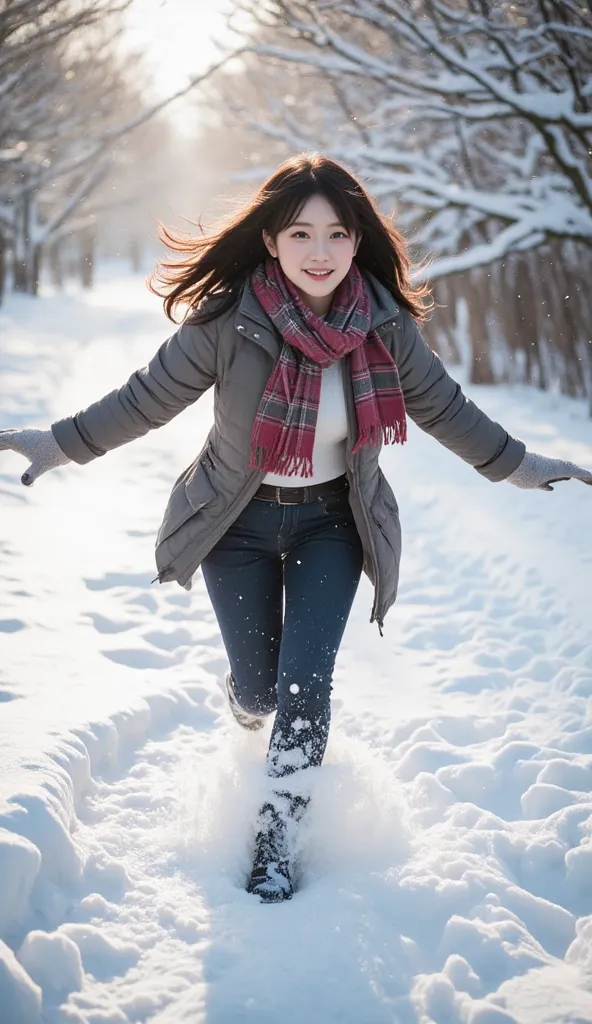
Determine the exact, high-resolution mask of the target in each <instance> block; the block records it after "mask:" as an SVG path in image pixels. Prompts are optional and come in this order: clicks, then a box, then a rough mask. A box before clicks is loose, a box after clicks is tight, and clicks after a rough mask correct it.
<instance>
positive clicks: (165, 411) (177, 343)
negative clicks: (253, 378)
mask: <svg viewBox="0 0 592 1024" xmlns="http://www.w3.org/2000/svg"><path fill="white" fill-rule="evenodd" d="M216 353H217V330H216V322H215V321H212V322H210V323H209V324H205V325H196V324H192V323H184V324H182V325H181V327H179V329H178V330H177V331H175V333H174V334H173V335H171V337H170V338H169V339H168V340H167V341H165V342H164V343H163V344H162V345H161V346H160V348H159V349H158V352H157V353H156V354H155V355H154V356H153V358H152V359H151V360H150V362H149V363H148V366H144V367H142V369H140V370H136V371H135V373H132V375H131V377H130V378H129V380H128V382H127V384H124V385H123V387H122V388H119V389H118V390H116V391H112V392H111V393H110V394H108V395H105V397H104V398H100V399H99V401H98V402H94V403H93V404H92V405H89V406H88V408H86V409H84V410H83V411H82V412H78V413H76V415H75V416H68V417H66V418H65V419H63V420H58V421H57V422H56V423H53V424H52V427H51V430H52V433H53V436H54V437H55V439H56V441H57V443H58V444H59V446H60V448H61V450H62V451H63V452H65V454H66V455H67V456H68V457H69V458H70V459H72V461H73V462H78V463H79V464H80V465H83V464H84V463H86V462H91V460H92V459H94V458H97V457H98V456H100V455H105V453H106V452H108V451H111V449H113V448H119V447H120V446H121V445H123V444H127V443H128V442H129V441H134V440H135V439H136V438H137V437H142V436H143V435H144V434H147V433H148V431H149V430H154V429H155V428H156V427H162V426H163V425H164V424H165V423H168V422H169V420H172V419H173V417H174V416H177V415H178V414H179V413H180V412H182V411H183V409H185V408H186V407H187V406H188V405H191V404H192V403H193V402H196V401H197V399H198V398H200V397H201V395H203V394H204V392H205V391H207V390H208V388H210V387H211V386H212V384H213V383H214V382H215V380H216Z"/></svg>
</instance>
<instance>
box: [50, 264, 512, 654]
mask: <svg viewBox="0 0 592 1024" xmlns="http://www.w3.org/2000/svg"><path fill="white" fill-rule="evenodd" d="M366 277H367V281H368V283H369V286H370V292H371V301H372V327H373V328H374V329H375V330H376V331H378V333H379V335H380V336H381V338H382V340H383V342H384V344H385V345H386V347H387V349H388V350H389V352H390V353H391V355H392V356H393V359H394V360H395V362H396V364H397V366H398V369H399V374H400V378H401V386H402V388H403V394H404V397H405V404H406V408H407V413H408V415H409V416H410V417H411V418H412V419H413V420H414V421H415V423H417V424H418V426H419V427H421V428H422V430H425V431H427V432H428V433H429V434H431V435H432V436H433V437H435V438H436V439H437V440H438V441H440V443H441V444H443V445H445V446H446V447H447V448H449V449H450V450H451V451H453V452H454V453H455V455H459V456H460V458H462V459H464V460H465V462H468V463H469V465H471V466H473V467H474V468H475V469H476V470H477V471H478V472H479V473H481V474H482V475H483V476H484V477H486V478H487V479H488V480H492V481H498V480H504V479H505V478H506V477H508V476H509V475H510V473H512V472H513V470H515V469H516V467H517V466H518V465H519V463H520V462H521V461H522V458H523V455H524V452H525V446H524V444H523V443H522V442H521V441H517V440H515V439H514V438H512V437H510V436H509V435H508V434H507V433H506V431H505V430H504V429H503V428H502V427H501V426H500V425H499V424H498V423H494V422H493V421H492V420H490V419H489V418H488V417H487V416H486V415H485V413H483V412H482V411H481V410H480V409H478V408H477V407H476V406H475V405H474V403H473V402H471V401H469V400H468V399H467V398H466V397H465V395H464V394H463V392H462V390H461V388H460V385H459V384H457V383H456V381H454V380H453V379H452V377H450V376H449V375H448V374H447V372H446V370H445V369H444V366H443V365H442V362H441V360H440V359H439V358H438V356H437V355H436V354H435V353H434V352H432V350H431V349H430V348H429V347H428V346H427V345H426V343H425V342H424V340H423V338H422V337H421V334H420V332H419V330H418V327H417V324H416V322H415V320H414V319H413V317H412V316H411V315H410V313H409V312H408V310H407V309H405V308H404V307H399V306H398V305H397V303H396V302H395V300H394V299H393V297H392V296H391V295H390V293H389V292H388V291H387V290H386V289H385V288H384V287H383V286H382V285H381V284H380V283H379V282H378V281H377V280H376V279H375V278H373V277H372V276H370V275H366ZM207 301H210V302H213V301H215V300H214V299H210V300H207ZM280 348H281V338H280V336H279V335H278V333H277V331H276V329H275V328H274V326H273V324H272V323H271V321H270V320H269V318H268V316H267V314H266V313H265V312H264V311H263V309H262V307H261V305H260V304H259V302H258V300H257V298H256V297H255V295H254V293H253V291H252V289H251V287H250V284H249V283H246V284H245V286H244V288H243V291H242V295H241V298H240V301H239V302H238V303H237V304H236V305H235V306H234V308H233V309H232V310H231V311H229V312H227V313H225V314H223V315H221V316H219V317H217V318H215V319H214V320H212V321H210V322H209V323H208V324H205V325H199V324H196V323H192V322H191V318H188V319H187V320H186V321H185V322H184V323H183V324H182V325H181V326H180V327H179V329H178V330H177V331H175V333H174V334H173V335H172V336H171V337H170V338H169V339H168V340H167V341H165V342H164V343H163V345H161V347H160V348H159V350H158V352H157V353H156V355H155V356H154V357H153V359H152V360H151V361H150V363H149V364H148V366H146V367H143V368H142V369H140V370H137V371H136V372H135V373H133V374H132V376H131V377H130V379H129V380H128V382H127V384H125V385H124V386H123V387H122V388H120V389H119V390H116V391H112V392H111V393H110V394H108V395H106V396H105V397H104V398H101V399H100V400H99V401H98V402H95V403H94V404H93V405H90V406H89V407H88V408H87V409H84V410H83V411H82V412H79V413H77V414H76V415H75V416H72V417H67V418H66V419H63V420H59V421H58V422H57V423H54V424H53V425H52V431H53V434H54V436H55V438H56V440H57V442H58V444H59V445H60V448H61V449H62V450H63V451H64V452H65V454H66V455H68V456H69V457H70V458H71V459H72V460H73V461H74V462H77V463H79V464H83V463H86V462H90V461H91V460H92V459H94V458H96V457H97V456H100V455H105V453H106V452H108V451H110V450H111V449H112V448H118V447H119V446H120V445H123V444H127V443H128V442H129V441H133V440H134V439H135V438H137V437H141V436H142V435H143V434H146V433H147V432H148V431H149V430H153V429H154V428H156V427H162V426H163V425H164V424H165V423H168V421H169V420H171V419H172V418H173V416H176V415H177V414H178V413H180V412H181V411H182V410H183V409H185V408H186V406H188V405H190V404H191V403H192V402H195V401H197V399H198V398H199V397H200V396H201V395H203V394H204V392H205V391H207V390H208V388H210V387H211V386H212V385H214V387H215V392H214V423H213V425H212V427H211V429H210V432H209V434H208V437H207V439H206V442H205V444H204V446H203V448H202V450H201V452H200V453H199V455H198V456H197V457H196V459H195V461H194V462H192V464H191V465H190V466H189V467H188V468H187V469H186V470H184V472H183V473H182V474H181V476H180V477H179V478H178V480H177V481H176V483H175V485H174V487H173V490H172V492H171V496H170V498H169V502H168V505H167V507H166V510H165V513H164V519H163V522H162V525H161V527H160V530H159V531H158V535H157V538H156V566H157V569H158V576H157V577H156V578H157V579H158V580H159V581H160V582H161V583H168V582H170V581H175V580H176V581H177V582H178V583H179V584H180V585H181V586H182V587H185V588H186V589H189V587H190V586H191V577H192V576H193V574H194V573H195V571H196V569H197V568H198V566H199V565H200V563H201V561H202V559H203V558H205V556H206V555H207V554H208V552H209V551H210V550H211V548H212V547H213V546H214V545H215V544H216V543H217V542H218V540H219V539H220V537H222V535H223V534H224V533H225V531H226V530H227V529H228V527H229V526H230V525H231V523H232V522H233V521H234V520H235V519H236V518H237V516H238V515H239V514H240V513H241V511H242V510H243V509H244V508H245V506H246V505H247V504H248V502H249V501H250V500H251V498H252V497H253V495H254V494H255V491H256V490H257V488H258V487H259V484H260V483H261V481H262V480H263V477H264V476H265V473H264V472H262V471H259V470H251V469H249V468H248V466H249V455H250V437H251V429H252V426H253V421H254V419H255V414H256V412H257V409H258V407H259V402H260V400H261V396H262V394H263V390H264V388H265V385H266V383H267V381H268V378H269V375H270V373H271V371H272V369H273V367H274V364H275V362H276V360H277V358H278V356H279V353H280ZM341 362H342V371H343V383H344V387H345V396H346V405H347V416H348V437H347V445H346V459H347V477H348V481H349V501H350V505H351V508H352V512H353V515H354V518H355V522H356V526H357V528H358V532H359V534H360V538H361V541H362V545H363V549H364V571H365V573H366V574H367V576H368V577H369V579H370V580H371V582H372V584H373V585H374V602H373V606H372V613H371V617H370V622H374V621H376V622H377V623H378V627H379V630H380V631H381V635H382V629H381V627H382V624H383V622H384V618H385V615H386V613H387V612H388V610H389V608H390V607H391V606H392V604H393V603H394V601H395V598H396V596H397V585H398V578H399V563H400V558H401V527H400V523H399V513H398V507H397V502H396V499H395V496H394V494H393V491H392V489H391V487H390V485H389V483H388V482H387V480H386V478H385V476H384V474H383V472H382V470H381V469H380V467H379V464H378V456H379V452H380V449H381V445H365V446H363V447H362V448H361V449H360V450H359V451H358V452H357V453H356V454H355V455H352V454H351V449H352V446H353V445H354V444H355V441H356V439H357V420H356V414H355V409H354V403H353V393H352V389H351V383H350V372H349V356H346V357H345V358H344V359H343V360H342V361H341Z"/></svg>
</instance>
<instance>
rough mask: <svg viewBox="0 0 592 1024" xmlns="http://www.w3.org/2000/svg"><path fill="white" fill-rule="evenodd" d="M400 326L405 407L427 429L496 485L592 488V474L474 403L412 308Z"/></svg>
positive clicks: (398, 357)
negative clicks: (541, 449) (529, 446)
mask: <svg viewBox="0 0 592 1024" xmlns="http://www.w3.org/2000/svg"><path fill="white" fill-rule="evenodd" d="M394 323H395V333H394V337H393V356H394V359H395V362H396V363H397V366H398V369H399V375H400V378H401V387H402V389H403V395H404V398H405V406H406V409H407V412H408V413H409V415H410V417H411V419H412V420H414V421H415V423H417V425H418V426H419V427H421V429H422V430H425V431H427V433H428V434H431V435H432V437H435V438H436V439H437V440H438V441H440V443H441V444H443V445H445V447H446V448H449V449H450V451H452V452H454V454H455V455H459V456H460V458H461V459H464V460H465V462H468V463H469V464H470V465H471V466H473V467H474V468H475V469H476V470H477V472H478V473H481V474H482V476H485V477H487V479H488V480H492V481H494V482H496V481H498V480H507V481H508V483H511V484H514V485H515V486H516V487H522V488H540V489H541V490H545V491H552V490H553V488H552V486H551V484H552V483H553V482H555V481H557V480H569V479H571V478H574V479H577V480H582V481H583V483H587V484H592V473H590V472H588V470H585V469H581V467H579V466H576V465H574V463H572V462H564V461H563V460H561V459H550V458H547V457H546V456H544V455H538V454H536V453H534V452H527V451H526V446H525V444H524V443H523V442H522V441H518V440H516V438H514V437H511V435H510V434H508V432H507V431H506V430H504V428H503V427H502V426H500V424H499V423H496V422H495V421H494V420H491V419H490V418H489V416H487V415H486V414H485V413H484V412H483V411H482V410H481V409H479V408H478V407H477V406H476V405H475V403H474V402H472V401H471V400H470V399H468V398H467V397H466V395H465V394H463V391H462V388H461V386H460V384H458V383H457V382H456V381H455V380H454V379H453V378H452V377H451V376H450V374H448V373H447V372H446V370H445V368H444V365H443V363H442V360H441V359H440V358H439V357H438V356H437V355H436V353H435V352H432V350H431V348H430V347H429V346H428V345H427V344H426V342H425V341H424V339H423V338H422V336H421V332H420V330H419V328H418V326H417V323H416V322H415V320H414V319H413V317H412V316H411V314H410V313H409V312H408V311H407V310H405V309H401V310H400V312H399V316H398V318H397V320H396V321H395V322H394Z"/></svg>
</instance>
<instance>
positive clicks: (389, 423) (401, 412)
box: [249, 259, 407, 477]
mask: <svg viewBox="0 0 592 1024" xmlns="http://www.w3.org/2000/svg"><path fill="white" fill-rule="evenodd" d="M251 283H252V286H253V290H254V292H255V295H256V297H257V299H258V300H259V302H260V303H261V306H262V307H263V309H264V310H265V312H266V313H267V315H268V316H269V318H270V320H271V322H272V323H273V324H274V326H275V327H276V328H277V330H278V331H279V332H280V334H281V336H282V339H283V344H282V348H281V351H280V355H279V359H278V361H277V363H276V365H275V366H274V369H273V371H272V373H271V375H270V377H269V380H268V381H267V384H266V386H265V391H264V392H263V396H262V398H261V402H260V404H259V408H258V410H257V415H256V417H255V422H254V424H253V430H252V433H251V458H250V462H249V468H250V469H259V470H265V471H267V472H268V473H279V474H282V475H285V476H292V475H293V474H294V473H299V474H301V475H302V476H304V477H307V476H312V451H313V445H314V436H315V428H316V422H317V413H318V409H319V398H320V394H321V370H322V369H323V368H325V367H327V366H330V365H331V363H333V362H334V361H335V360H337V359H342V358H343V356H345V355H346V354H347V353H348V352H351V361H350V365H351V381H352V388H353V393H354V404H355V409H356V415H357V420H358V439H357V441H356V443H355V445H354V447H353V448H352V452H357V451H358V449H359V448H361V447H362V445H364V444H378V443H379V442H380V441H381V440H383V441H384V443H385V444H389V443H390V444H395V443H397V442H399V443H401V444H402V443H403V442H404V441H406V440H407V422H406V418H405V403H404V400H403V392H402V390H401V384H400V381H399V374H398V371H397V367H396V364H395V363H394V361H393V359H392V358H391V356H390V354H389V353H388V351H387V349H386V348H385V346H384V344H383V342H382V340H381V338H380V337H379V335H378V334H377V333H376V331H372V330H370V299H369V296H368V290H367V287H366V285H365V283H364V279H363V277H362V275H361V273H360V271H359V269H358V267H357V266H356V264H355V263H352V265H351V267H350V270H349V271H348V273H347V275H346V277H345V278H344V279H343V281H341V283H340V284H339V285H338V287H337V290H336V292H335V295H334V296H333V302H332V305H331V309H330V311H329V313H328V314H327V317H326V319H323V318H321V317H319V316H317V315H316V314H315V313H313V312H312V310H311V309H309V308H308V306H306V305H305V304H304V303H303V301H302V299H301V298H300V296H299V294H298V291H297V289H296V288H295V286H294V285H293V284H292V282H291V281H289V280H288V278H287V277H286V276H285V274H284V272H283V271H282V269H281V267H280V264H279V262H278V261H277V260H272V259H268V260H267V261H266V262H265V263H261V264H260V265H259V266H258V267H257V268H256V269H255V270H254V272H253V275H252V278H251Z"/></svg>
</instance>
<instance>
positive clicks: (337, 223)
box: [290, 220, 347, 230]
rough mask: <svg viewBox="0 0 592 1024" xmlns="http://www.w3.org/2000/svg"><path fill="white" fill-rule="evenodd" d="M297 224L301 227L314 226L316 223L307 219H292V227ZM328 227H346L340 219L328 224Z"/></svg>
mask: <svg viewBox="0 0 592 1024" xmlns="http://www.w3.org/2000/svg"><path fill="white" fill-rule="evenodd" d="M296 226H298V227H300V228H314V226H315V225H314V224H309V222H308V221H306V220H294V221H292V223H291V224H290V227H291V228H294V227H296ZM327 227H328V228H344V227H345V224H342V223H341V221H340V220H336V221H333V223H332V224H327ZM346 230H347V229H346Z"/></svg>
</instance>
